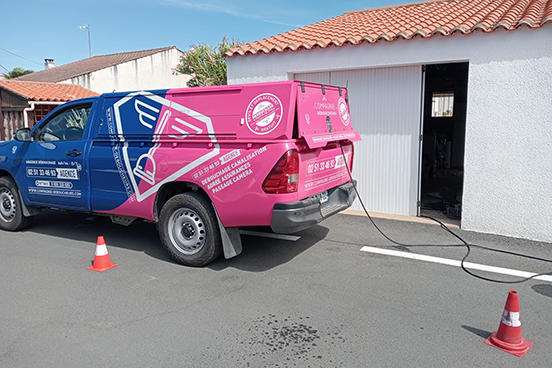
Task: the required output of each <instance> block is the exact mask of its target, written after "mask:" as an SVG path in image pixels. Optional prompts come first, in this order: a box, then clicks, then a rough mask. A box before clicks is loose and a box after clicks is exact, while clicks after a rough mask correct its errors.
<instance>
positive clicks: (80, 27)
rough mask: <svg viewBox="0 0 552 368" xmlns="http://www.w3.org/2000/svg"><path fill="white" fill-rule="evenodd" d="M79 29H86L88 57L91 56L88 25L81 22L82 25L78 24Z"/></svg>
mask: <svg viewBox="0 0 552 368" xmlns="http://www.w3.org/2000/svg"><path fill="white" fill-rule="evenodd" d="M79 29H86V31H87V32H88V57H92V44H91V43H90V25H88V24H86V23H85V24H83V25H82V26H79Z"/></svg>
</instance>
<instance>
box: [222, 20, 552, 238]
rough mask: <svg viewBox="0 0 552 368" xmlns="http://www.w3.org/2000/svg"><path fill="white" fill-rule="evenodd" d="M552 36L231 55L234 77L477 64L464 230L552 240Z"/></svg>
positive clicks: (518, 33)
mask: <svg viewBox="0 0 552 368" xmlns="http://www.w3.org/2000/svg"><path fill="white" fill-rule="evenodd" d="M551 39H552V22H548V23H546V24H545V25H544V26H543V27H542V28H539V29H528V28H527V27H525V26H524V27H522V28H520V29H517V30H515V31H504V30H502V29H498V30H497V31H495V32H492V33H483V32H480V31H478V32H476V33H474V34H470V35H462V34H459V33H457V34H454V35H452V36H448V37H443V36H436V37H433V38H429V39H422V38H418V39H414V40H397V41H393V42H385V41H380V42H378V43H376V44H362V45H357V46H351V45H347V46H343V47H330V48H328V49H314V50H302V51H296V52H290V51H287V52H284V53H272V54H260V55H248V56H237V57H231V58H228V79H229V82H230V83H234V84H235V83H252V82H261V81H276V80H285V79H289V78H291V77H292V76H293V75H294V74H295V73H309V72H322V71H337V70H350V69H364V68H380V67H391V66H405V65H423V64H431V63H448V62H461V61H468V62H469V63H470V67H469V68H470V69H469V81H468V108H467V122H466V148H465V149H466V151H465V152H466V154H465V162H464V169H465V176H464V196H463V214H462V228H464V229H467V230H473V231H480V232H487V233H495V234H502V235H510V236H516V237H523V238H528V239H534V240H542V241H548V242H550V241H552V194H551V189H552V184H551V183H552V102H551V101H552V42H550V40H551ZM350 83H354V82H350ZM397 97H399V96H397ZM353 118H354V116H353ZM356 159H358V160H362V157H358V156H357V157H356Z"/></svg>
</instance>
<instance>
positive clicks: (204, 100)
mask: <svg viewBox="0 0 552 368" xmlns="http://www.w3.org/2000/svg"><path fill="white" fill-rule="evenodd" d="M358 140H360V135H359V133H358V132H357V131H355V130H354V129H353V127H352V124H351V118H350V114H349V105H348V95H347V90H346V89H345V88H341V87H334V86H325V85H320V84H314V83H306V82H298V81H285V82H271V83H258V84H244V85H229V86H216V87H198V88H178V89H169V90H155V91H136V92H126V93H106V94H103V95H101V96H98V97H92V98H85V99H80V100H75V101H71V102H68V103H66V104H64V105H61V106H59V107H57V108H56V109H54V110H53V111H52V112H51V113H49V114H48V115H47V116H46V117H44V118H43V119H42V120H41V121H40V122H38V123H37V124H36V125H35V126H34V127H33V128H32V129H29V128H22V129H18V130H17V131H15V133H14V140H11V141H5V142H0V228H1V229H3V230H7V231H17V230H20V229H22V228H24V227H25V226H27V225H29V223H30V221H31V220H32V217H33V216H34V215H36V214H38V213H39V212H40V210H41V209H42V208H56V209H63V210H72V211H81V212H87V213H94V214H100V215H106V216H110V217H111V219H112V221H114V222H116V223H120V224H123V225H129V224H130V223H132V222H133V221H134V220H136V219H144V220H147V221H152V222H155V223H156V224H157V228H158V231H159V235H160V239H161V243H162V244H163V246H164V247H165V249H166V250H167V252H168V254H169V255H170V256H171V257H172V258H173V259H174V260H175V261H176V262H179V263H182V264H185V265H189V266H203V265H205V264H207V263H209V262H211V261H212V260H214V259H215V258H217V257H218V256H219V255H220V254H221V253H223V254H224V256H225V257H226V258H231V257H233V256H235V255H237V254H239V253H240V252H241V239H240V233H239V228H241V227H250V226H270V227H271V228H272V230H273V231H274V232H276V233H283V234H289V233H294V232H297V231H300V230H303V229H305V228H307V227H309V226H312V225H314V224H316V223H318V222H320V221H322V220H323V219H325V218H327V217H329V216H331V215H333V214H335V213H337V212H339V211H341V210H343V209H346V208H348V207H349V206H351V204H352V203H353V201H354V200H355V198H356V191H355V188H354V182H353V181H352V178H351V175H350V171H351V169H352V163H353V153H354V151H353V142H354V141H358Z"/></svg>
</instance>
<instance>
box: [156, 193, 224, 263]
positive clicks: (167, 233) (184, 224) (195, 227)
mask: <svg viewBox="0 0 552 368" xmlns="http://www.w3.org/2000/svg"><path fill="white" fill-rule="evenodd" d="M157 227H158V230H159V236H160V238H161V242H162V243H163V246H164V247H165V249H166V250H167V252H168V253H169V255H170V256H171V258H173V259H174V260H175V261H177V262H179V263H181V264H184V265H187V266H195V267H200V266H204V265H206V264H207V263H209V262H211V261H213V260H214V259H215V258H217V257H218V256H219V255H220V254H221V252H222V241H221V238H220V231H219V227H218V221H217V217H216V215H215V211H214V210H213V206H212V205H211V202H210V201H209V200H208V199H207V198H206V197H205V196H203V195H201V194H199V193H195V192H190V193H182V194H178V195H176V196H174V197H172V198H171V199H169V200H168V201H167V203H165V205H164V206H163V208H162V209H161V214H160V215H159V223H158V224H157Z"/></svg>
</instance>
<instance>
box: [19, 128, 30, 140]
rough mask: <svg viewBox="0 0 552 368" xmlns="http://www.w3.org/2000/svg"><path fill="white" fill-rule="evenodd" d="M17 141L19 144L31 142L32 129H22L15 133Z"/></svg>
mask: <svg viewBox="0 0 552 368" xmlns="http://www.w3.org/2000/svg"><path fill="white" fill-rule="evenodd" d="M15 140H16V141H19V142H30V141H31V129H30V128H21V129H17V130H16V131H15Z"/></svg>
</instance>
